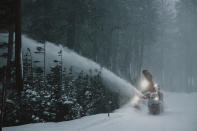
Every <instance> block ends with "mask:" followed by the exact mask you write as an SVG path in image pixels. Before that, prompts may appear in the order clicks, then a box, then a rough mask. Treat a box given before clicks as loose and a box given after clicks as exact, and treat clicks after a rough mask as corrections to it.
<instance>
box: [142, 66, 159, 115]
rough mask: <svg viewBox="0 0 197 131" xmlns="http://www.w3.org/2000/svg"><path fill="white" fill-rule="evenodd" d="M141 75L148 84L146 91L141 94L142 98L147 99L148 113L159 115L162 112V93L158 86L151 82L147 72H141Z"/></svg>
mask: <svg viewBox="0 0 197 131" xmlns="http://www.w3.org/2000/svg"><path fill="white" fill-rule="evenodd" d="M142 73H143V75H144V77H145V78H146V79H147V81H148V82H149V86H148V90H146V91H145V92H143V94H144V96H143V98H144V99H148V109H149V113H150V114H160V113H161V112H162V111H163V93H162V92H161V91H160V89H159V86H158V85H157V84H155V83H154V82H153V80H152V75H151V73H150V72H149V71H148V70H143V71H142Z"/></svg>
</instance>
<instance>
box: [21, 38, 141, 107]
mask: <svg viewBox="0 0 197 131" xmlns="http://www.w3.org/2000/svg"><path fill="white" fill-rule="evenodd" d="M22 42H23V46H22V50H23V52H25V51H26V50H27V48H29V49H31V52H35V51H36V48H37V47H38V46H43V44H41V43H39V42H36V41H34V40H32V39H29V38H27V37H26V36H23V37H22ZM60 50H63V67H67V68H69V67H71V66H72V67H73V71H74V73H79V72H80V71H81V70H83V71H84V72H86V73H90V70H91V72H92V73H94V72H95V71H101V77H102V80H103V83H104V84H105V86H106V87H107V88H109V89H110V90H111V91H114V92H117V93H119V94H120V105H122V103H125V101H126V100H128V99H129V98H132V97H133V96H134V95H135V94H138V95H139V94H140V93H139V92H138V91H137V89H136V88H135V87H134V86H133V85H131V84H130V83H129V82H127V81H125V80H123V79H121V78H120V77H118V76H117V75H115V74H114V73H112V72H111V71H109V70H107V69H106V68H104V67H101V66H100V65H99V64H97V63H95V62H93V61H91V60H89V59H87V58H85V57H83V56H80V55H79V54H77V53H76V52H74V51H72V50H70V49H68V48H66V47H62V46H61V45H59V46H57V45H55V44H53V43H51V42H46V65H47V67H46V70H47V71H49V68H50V67H51V66H54V62H53V61H54V60H60V58H59V57H58V54H57V53H58V52H59V51H60ZM32 54H33V56H32V57H33V61H35V60H40V61H43V56H42V55H39V54H34V53H32ZM40 64H42V62H41V63H40ZM90 75H91V74H90Z"/></svg>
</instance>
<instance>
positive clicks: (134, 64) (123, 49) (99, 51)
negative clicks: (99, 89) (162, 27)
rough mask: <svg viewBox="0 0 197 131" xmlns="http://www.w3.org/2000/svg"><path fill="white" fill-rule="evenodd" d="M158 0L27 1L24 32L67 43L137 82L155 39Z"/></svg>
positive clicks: (37, 38)
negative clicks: (146, 47) (144, 59)
mask: <svg viewBox="0 0 197 131" xmlns="http://www.w3.org/2000/svg"><path fill="white" fill-rule="evenodd" d="M156 6H157V5H156V4H155V2H154V1H152V0H140V1H139V0H123V1H119V0H76V1H73V0H66V1H65V0H58V1H56V0H50V1H47V0H33V1H29V0H26V1H24V2H23V11H22V12H23V21H22V22H23V32H24V33H25V34H28V36H30V37H32V38H34V39H36V40H39V41H43V42H45V41H50V42H54V43H58V44H62V45H64V46H67V47H68V48H70V49H73V50H74V51H76V52H78V53H79V54H81V55H83V56H85V57H88V58H90V59H92V60H94V61H96V62H98V63H99V64H101V65H102V66H105V67H107V68H108V69H110V70H111V71H113V72H115V73H116V74H117V75H119V76H121V77H123V78H125V79H127V80H128V81H130V82H132V83H133V84H135V82H136V79H137V78H138V77H139V74H140V71H141V66H142V56H143V48H144V45H150V44H152V43H153V42H154V41H155V34H156V33H157V32H156V30H157V29H156V28H155V27H156V26H155V25H156V24H157V22H158V18H157V17H158V16H157V8H156Z"/></svg>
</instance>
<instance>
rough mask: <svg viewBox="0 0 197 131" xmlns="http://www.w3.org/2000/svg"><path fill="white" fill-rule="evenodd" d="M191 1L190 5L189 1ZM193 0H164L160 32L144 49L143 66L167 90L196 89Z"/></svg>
mask: <svg viewBox="0 0 197 131" xmlns="http://www.w3.org/2000/svg"><path fill="white" fill-rule="evenodd" d="M192 2H193V4H192ZM196 13H197V10H196V1H191V0H190V1H184V0H180V1H170V0H168V1H164V3H163V6H162V8H160V20H161V22H160V25H158V26H159V28H160V30H161V31H160V33H158V35H157V39H156V41H155V43H153V45H152V46H147V47H146V48H145V52H144V59H143V68H147V69H149V70H150V72H152V74H153V77H154V80H155V81H156V82H158V83H159V85H160V86H161V88H163V89H164V90H168V91H186V92H192V91H197V87H196V85H197V68H196V67H197V60H196V56H197V53H196V50H197V24H196V23H197V21H196V20H197V17H196Z"/></svg>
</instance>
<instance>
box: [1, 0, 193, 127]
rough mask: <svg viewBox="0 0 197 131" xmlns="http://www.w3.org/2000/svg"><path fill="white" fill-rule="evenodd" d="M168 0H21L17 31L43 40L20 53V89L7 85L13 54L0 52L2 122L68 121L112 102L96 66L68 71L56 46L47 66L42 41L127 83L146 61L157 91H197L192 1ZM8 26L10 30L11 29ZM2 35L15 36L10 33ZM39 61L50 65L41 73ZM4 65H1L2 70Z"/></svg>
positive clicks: (134, 79)
mask: <svg viewBox="0 0 197 131" xmlns="http://www.w3.org/2000/svg"><path fill="white" fill-rule="evenodd" d="M173 3H174V5H171V4H170V2H169V1H168V0H23V1H22V34H24V35H27V36H28V37H30V38H32V39H34V40H36V41H39V42H40V43H43V45H42V46H39V47H37V48H36V52H32V51H31V49H29V48H27V50H26V51H23V52H22V55H23V64H22V65H23V82H24V89H23V91H22V92H21V93H17V91H16V90H15V89H14V88H13V87H14V86H15V84H16V77H15V75H14V74H16V72H15V65H14V58H12V57H10V56H13V55H11V53H13V51H12V50H9V49H8V50H9V51H8V53H4V52H3V53H2V52H1V54H0V57H2V58H3V59H6V58H7V59H8V57H9V59H8V62H7V64H8V65H9V66H8V65H7V66H8V67H10V68H9V72H10V73H9V76H6V77H5V74H2V73H1V74H0V78H1V81H2V84H3V85H4V86H5V84H4V83H6V88H7V94H6V97H7V99H6V102H5V103H6V113H5V115H6V117H5V122H4V125H5V126H11V125H19V124H25V123H32V122H46V121H64V120H72V119H76V118H79V117H83V116H86V115H92V114H97V113H103V112H111V111H113V110H114V109H117V108H119V106H120V105H119V104H120V103H119V97H120V96H119V95H120V94H118V93H117V92H113V91H112V90H109V89H107V88H106V87H105V85H104V84H103V82H102V79H101V71H100V70H90V71H89V72H84V71H83V70H81V72H80V73H78V74H76V73H75V74H74V73H73V72H74V69H73V67H72V66H71V67H63V66H62V65H63V60H62V57H64V56H63V55H62V54H63V53H62V50H61V49H60V50H59V52H57V56H58V58H59V59H56V60H54V61H53V64H54V65H55V66H53V67H47V66H48V65H46V63H45V58H46V57H45V55H46V52H47V50H46V48H45V46H46V41H49V42H53V43H56V44H61V45H63V46H66V47H68V48H69V49H71V50H73V51H75V52H77V53H78V54H80V55H82V56H84V57H87V58H89V59H91V60H93V61H95V62H97V63H98V64H100V65H101V68H102V67H106V68H107V69H109V70H111V71H112V72H114V73H115V74H116V75H118V76H120V77H121V78H123V79H126V80H127V81H129V82H131V83H132V84H133V85H136V84H137V81H138V80H139V77H140V75H141V70H142V68H146V69H148V70H150V72H151V73H152V74H153V77H154V80H156V81H157V82H159V85H161V88H162V89H164V90H170V91H186V92H191V91H197V88H196V85H197V75H196V74H197V70H196V67H197V61H196V50H197V43H196V41H197V26H196V23H197V15H196V14H197V1H196V0H179V1H176V2H173ZM11 29H13V28H10V30H11ZM11 32H12V36H13V33H14V31H11ZM9 41H12V42H14V39H13V37H10V38H9ZM10 45H11V44H10ZM12 46H13V47H14V45H13V44H12ZM13 47H10V48H13ZM5 48H9V47H7V45H6V43H3V44H1V46H0V49H1V50H3V49H5ZM35 54H37V55H41V57H40V58H41V59H42V58H43V59H42V61H38V60H34V59H32V55H35ZM46 67H47V68H50V71H48V72H46ZM5 68H6V66H2V67H1V68H0V70H1V72H5V71H4V70H5ZM92 72H94V73H92ZM7 74H8V73H7ZM5 78H6V79H5ZM7 78H9V80H8V79H7ZM0 92H2V88H0ZM2 96H3V95H2ZM2 96H1V97H2ZM1 104H2V103H1ZM1 104H0V105H1Z"/></svg>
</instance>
